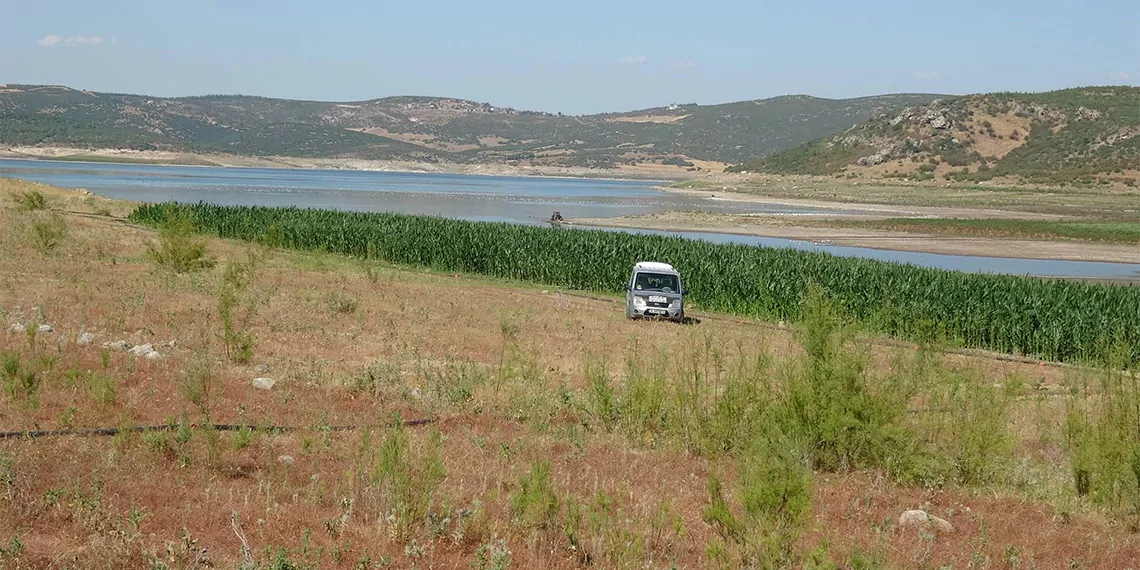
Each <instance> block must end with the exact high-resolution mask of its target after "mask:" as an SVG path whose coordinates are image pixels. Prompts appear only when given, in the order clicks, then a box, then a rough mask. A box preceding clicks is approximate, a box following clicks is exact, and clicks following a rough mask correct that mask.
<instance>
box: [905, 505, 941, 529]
mask: <svg viewBox="0 0 1140 570" xmlns="http://www.w3.org/2000/svg"><path fill="white" fill-rule="evenodd" d="M912 526H931V527H934V529H935V530H937V531H938V532H951V531H953V530H954V526H953V525H951V524H950V522H949V521H947V520H946V519H942V518H939V517H936V516H934V515H929V514H927V513H926V511H923V510H919V509H913V510H909V511H903V514H901V515H899V528H907V527H912Z"/></svg>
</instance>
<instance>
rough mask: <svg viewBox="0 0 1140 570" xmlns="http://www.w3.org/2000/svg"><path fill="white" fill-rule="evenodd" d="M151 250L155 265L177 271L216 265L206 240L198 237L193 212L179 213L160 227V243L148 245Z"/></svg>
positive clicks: (183, 271) (148, 249) (149, 251)
mask: <svg viewBox="0 0 1140 570" xmlns="http://www.w3.org/2000/svg"><path fill="white" fill-rule="evenodd" d="M147 253H148V254H149V255H150V258H151V260H152V261H154V263H155V265H158V266H159V267H162V268H165V269H169V270H170V271H173V272H175V273H189V272H192V271H199V270H202V269H209V268H211V267H213V266H214V263H215V261H214V259H213V258H211V257H210V256H209V254H208V253H207V251H206V242H205V240H202V239H199V238H196V237H195V230H194V222H193V221H192V219H191V217H190V216H189V215H185V214H177V213H176V214H175V215H173V216H171V217H170V218H168V219H166V220H164V221H163V222H162V223H161V224H160V225H159V228H158V243H150V244H148V245H147Z"/></svg>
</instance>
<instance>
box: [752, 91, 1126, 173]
mask: <svg viewBox="0 0 1140 570" xmlns="http://www.w3.org/2000/svg"><path fill="white" fill-rule="evenodd" d="M730 170H732V171H738V172H739V171H755V172H771V173H778V174H819V175H837V176H841V177H849V178H855V177H869V178H890V177H899V178H908V179H912V180H929V179H947V180H973V181H986V180H991V179H994V178H1002V179H1009V180H1011V181H1020V182H1031V183H1046V184H1071V183H1078V184H1095V183H1100V184H1106V183H1112V182H1121V183H1124V184H1127V185H1130V186H1135V185H1137V184H1138V182H1137V180H1138V179H1140V88H1137V87H1083V88H1077V89H1065V90H1061V91H1052V92H1048V93H990V94H984V95H969V96H965V97H956V98H951V99H943V100H939V101H935V102H932V103H929V104H925V105H920V106H913V107H908V108H906V109H903V110H902V111H896V112H890V113H881V114H878V115H876V116H875V117H873V118H871V119H869V120H867V121H866V122H864V123H862V124H860V125H856V126H854V127H851V128H850V129H847V130H845V131H843V132H841V133H838V134H834V135H827V136H824V137H822V138H820V139H818V140H815V141H812V142H809V143H806V144H804V145H801V146H799V147H796V148H792V149H789V150H785V151H782V152H778V153H775V154H772V155H770V156H766V157H762V158H758V159H755V160H752V161H750V162H747V163H744V164H741V165H738V166H735V167H733V168H731V169H730Z"/></svg>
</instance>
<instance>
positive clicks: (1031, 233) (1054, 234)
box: [826, 218, 1140, 243]
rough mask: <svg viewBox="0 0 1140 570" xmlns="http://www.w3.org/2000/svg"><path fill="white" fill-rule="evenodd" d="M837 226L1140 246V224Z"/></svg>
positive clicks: (906, 222) (903, 221)
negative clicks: (1133, 244) (1134, 244)
mask: <svg viewBox="0 0 1140 570" xmlns="http://www.w3.org/2000/svg"><path fill="white" fill-rule="evenodd" d="M826 224H827V225H830V226H836V227H851V228H869V229H880V230H891V231H901V232H920V233H934V234H939V235H953V236H980V237H999V238H1026V239H1046V240H1049V239H1072V240H1087V241H1103V242H1114V243H1140V223H1126V222H1118V223H1114V222H1055V221H1039V220H1002V219H978V220H975V219H954V218H944V219H939V218H890V219H886V220H847V221H845V220H829V221H828V222H826Z"/></svg>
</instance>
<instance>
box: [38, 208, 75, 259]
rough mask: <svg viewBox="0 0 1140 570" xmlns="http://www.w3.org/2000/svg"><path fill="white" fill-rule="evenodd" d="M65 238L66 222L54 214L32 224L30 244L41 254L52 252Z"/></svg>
mask: <svg viewBox="0 0 1140 570" xmlns="http://www.w3.org/2000/svg"><path fill="white" fill-rule="evenodd" d="M65 237H67V220H64V219H63V216H61V215H59V214H57V213H55V212H51V213H50V214H48V216H47V217H46V218H42V219H37V220H35V221H33V222H32V244H33V245H34V246H35V247H36V249H38V250H39V251H41V252H44V253H49V252H51V251H54V250H55V249H56V248H57V247H59V245H60V244H61V243H62V242H63V238H65Z"/></svg>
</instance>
